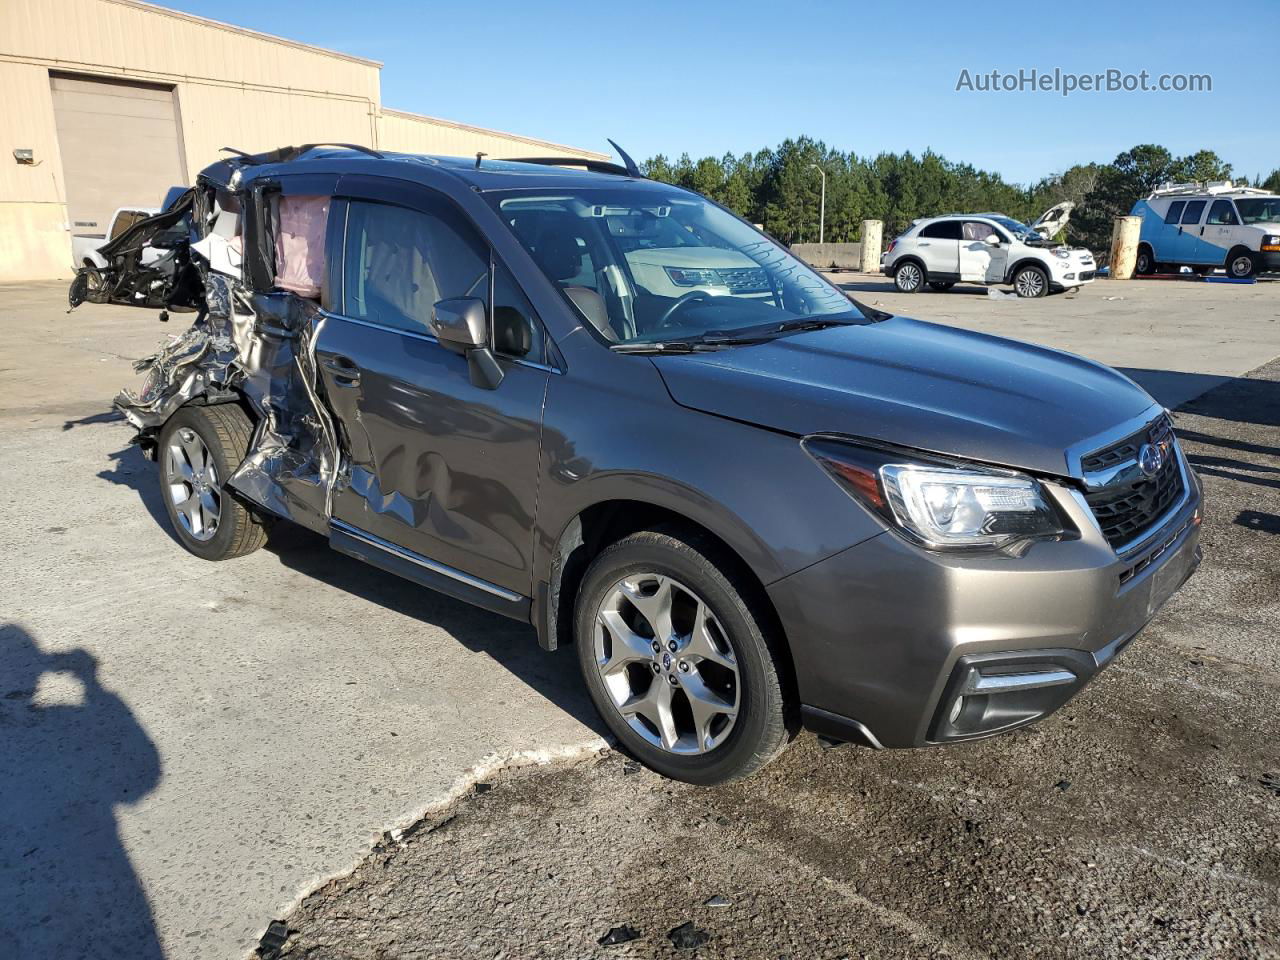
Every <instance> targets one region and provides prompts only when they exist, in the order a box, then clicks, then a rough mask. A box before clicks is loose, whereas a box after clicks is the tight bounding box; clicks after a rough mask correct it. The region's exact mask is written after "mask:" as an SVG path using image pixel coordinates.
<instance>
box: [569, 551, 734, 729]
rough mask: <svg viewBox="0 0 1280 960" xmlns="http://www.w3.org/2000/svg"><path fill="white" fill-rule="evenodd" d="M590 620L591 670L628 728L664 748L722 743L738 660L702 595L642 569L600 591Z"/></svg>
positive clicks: (730, 720) (729, 721)
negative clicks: (592, 631) (593, 624)
mask: <svg viewBox="0 0 1280 960" xmlns="http://www.w3.org/2000/svg"><path fill="white" fill-rule="evenodd" d="M596 624H597V626H598V629H597V630H596V632H595V638H594V639H595V649H594V651H593V653H594V655H595V662H596V669H597V670H599V672H600V679H601V681H602V682H603V684H604V687H605V690H606V691H608V694H609V699H610V700H611V701H612V703H613V706H614V707H615V708H616V709H617V711H618V713H619V714H620V715H621V716H622V719H623V720H625V721H626V723H627V724H628V726H630V727H631V729H632V730H634V731H635V732H636V733H637V734H638V735H639V736H641V737H643V738H644V739H645V740H647V741H648V742H649V743H650V744H652V745H653V746H655V747H658V748H660V749H662V750H666V751H667V752H669V753H677V754H697V753H706V752H708V751H710V750H714V749H715V748H716V747H718V746H719V745H720V744H722V743H724V741H725V740H726V739H727V738H728V736H729V734H730V733H731V732H732V730H733V725H734V721H735V720H737V717H738V701H739V697H740V694H741V686H740V683H739V679H738V662H737V658H736V657H735V656H734V654H733V648H732V647H731V646H730V644H729V640H728V638H727V637H726V636H725V633H724V628H723V627H721V626H720V621H719V620H717V619H716V616H715V614H714V613H712V612H711V610H710V608H709V607H708V606H707V604H706V601H705V600H703V599H702V598H701V597H699V596H698V595H697V594H696V593H694V592H693V591H692V590H690V589H689V588H688V587H686V586H685V585H684V584H682V583H680V582H679V581H677V580H674V579H672V578H671V577H667V576H663V575H662V574H658V573H650V572H641V573H639V574H635V575H633V576H630V577H627V578H626V579H624V580H619V581H618V582H617V583H616V584H614V586H613V589H611V590H610V591H609V592H608V593H607V594H605V598H604V600H603V601H602V602H601V604H600V608H599V612H598V613H597V614H596Z"/></svg>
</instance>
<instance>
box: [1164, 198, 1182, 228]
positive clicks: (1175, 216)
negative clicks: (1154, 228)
mask: <svg viewBox="0 0 1280 960" xmlns="http://www.w3.org/2000/svg"><path fill="white" fill-rule="evenodd" d="M1186 205H1187V201H1185V200H1175V201H1174V202H1173V203H1171V204H1169V212H1168V213H1166V214H1165V215H1164V222H1165V223H1177V222H1178V221H1179V220H1181V219H1182V209H1183V208H1184V207H1185V206H1186Z"/></svg>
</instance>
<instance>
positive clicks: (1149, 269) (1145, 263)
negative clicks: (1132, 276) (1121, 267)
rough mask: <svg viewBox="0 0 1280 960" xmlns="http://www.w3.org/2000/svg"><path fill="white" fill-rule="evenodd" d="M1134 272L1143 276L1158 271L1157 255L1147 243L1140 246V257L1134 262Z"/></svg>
mask: <svg viewBox="0 0 1280 960" xmlns="http://www.w3.org/2000/svg"><path fill="white" fill-rule="evenodd" d="M1133 272H1134V273H1136V274H1138V275H1139V276H1141V277H1146V276H1150V275H1151V274H1153V273H1155V272H1156V258H1155V255H1154V254H1153V253H1152V252H1151V248H1150V247H1148V246H1146V245H1145V244H1144V245H1142V246H1140V247H1138V257H1137V259H1136V260H1134V262H1133Z"/></svg>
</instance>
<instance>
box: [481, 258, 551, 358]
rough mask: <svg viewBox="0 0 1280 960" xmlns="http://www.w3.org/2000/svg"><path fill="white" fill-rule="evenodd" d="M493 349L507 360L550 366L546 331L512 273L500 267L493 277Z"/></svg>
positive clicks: (497, 267) (496, 268)
mask: <svg viewBox="0 0 1280 960" xmlns="http://www.w3.org/2000/svg"><path fill="white" fill-rule="evenodd" d="M493 349H494V352H496V353H498V354H500V355H501V356H504V357H513V358H515V359H518V360H530V361H532V362H534V363H546V362H547V361H546V356H547V347H546V332H545V331H544V330H543V328H542V323H541V321H539V320H538V318H537V317H536V316H535V315H534V312H533V307H532V305H531V304H530V303H529V301H528V300H527V299H526V298H525V295H524V293H523V291H521V289H520V288H519V287H518V286H517V285H516V282H515V280H514V278H512V276H511V274H510V272H508V270H507V268H506V267H504V266H503V265H502V264H500V263H499V264H496V266H495V269H494V275H493Z"/></svg>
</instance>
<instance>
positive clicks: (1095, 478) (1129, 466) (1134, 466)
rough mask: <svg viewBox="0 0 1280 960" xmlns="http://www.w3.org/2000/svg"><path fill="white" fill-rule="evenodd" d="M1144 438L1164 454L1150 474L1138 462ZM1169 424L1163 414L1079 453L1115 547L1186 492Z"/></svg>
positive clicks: (1091, 497)
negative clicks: (1106, 444) (1125, 434)
mask: <svg viewBox="0 0 1280 960" xmlns="http://www.w3.org/2000/svg"><path fill="white" fill-rule="evenodd" d="M1148 444H1150V445H1151V446H1153V447H1155V448H1156V449H1158V450H1159V451H1160V452H1161V454H1162V462H1161V465H1160V468H1159V470H1157V471H1156V473H1155V475H1154V476H1147V475H1146V474H1145V473H1143V472H1142V469H1141V468H1140V466H1139V458H1140V457H1141V455H1142V450H1143V448H1144V447H1146V446H1147V445H1148ZM1177 446H1178V442H1177V439H1176V438H1175V437H1174V435H1173V424H1172V423H1170V422H1169V418H1168V417H1167V416H1161V417H1160V418H1159V419H1157V420H1155V421H1153V422H1152V423H1151V424H1149V425H1148V426H1146V427H1144V428H1143V429H1142V430H1140V431H1139V432H1138V433H1135V434H1133V435H1132V436H1129V437H1126V438H1125V439H1123V440H1121V441H1120V442H1119V443H1116V444H1113V445H1112V446H1110V447H1106V448H1104V449H1102V450H1098V451H1096V452H1094V453H1091V454H1089V455H1088V456H1086V457H1083V458H1082V459H1081V466H1082V467H1083V468H1084V473H1085V482H1086V485H1087V486H1088V487H1089V488H1090V489H1089V491H1088V492H1087V493H1086V494H1085V500H1086V501H1087V502H1088V504H1089V508H1090V509H1091V510H1092V511H1093V515H1094V517H1096V518H1097V521H1098V526H1099V527H1101V528H1102V534H1103V536H1105V537H1106V538H1107V542H1108V543H1110V544H1111V545H1112V546H1113V547H1122V546H1124V545H1125V544H1128V543H1130V542H1132V541H1133V540H1135V539H1137V538H1138V537H1140V536H1142V535H1143V534H1144V533H1146V532H1147V531H1149V530H1150V529H1152V527H1154V526H1155V524H1156V522H1157V521H1159V520H1160V518H1161V517H1163V516H1164V515H1165V513H1167V512H1168V511H1169V509H1170V508H1171V507H1173V506H1174V505H1175V504H1176V503H1177V502H1178V501H1179V500H1180V499H1181V498H1182V495H1183V493H1184V492H1185V489H1184V486H1183V479H1182V468H1181V466H1180V464H1179V462H1178V449H1177Z"/></svg>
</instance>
